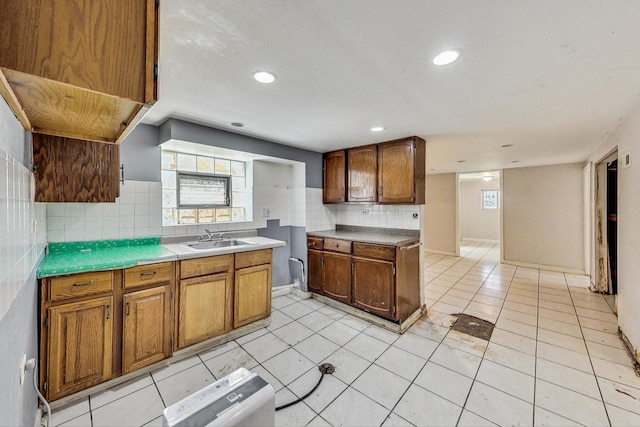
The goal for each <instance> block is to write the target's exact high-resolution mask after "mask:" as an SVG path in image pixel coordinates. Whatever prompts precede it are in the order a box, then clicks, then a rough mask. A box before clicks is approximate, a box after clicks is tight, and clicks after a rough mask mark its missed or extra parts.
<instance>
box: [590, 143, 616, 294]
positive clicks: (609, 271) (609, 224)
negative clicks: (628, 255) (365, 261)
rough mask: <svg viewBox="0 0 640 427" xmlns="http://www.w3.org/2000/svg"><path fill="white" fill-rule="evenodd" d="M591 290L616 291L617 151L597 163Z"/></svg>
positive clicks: (604, 292)
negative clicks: (593, 272) (593, 261)
mask: <svg viewBox="0 0 640 427" xmlns="http://www.w3.org/2000/svg"><path fill="white" fill-rule="evenodd" d="M591 290H592V291H594V292H599V293H603V294H609V295H617V293H618V153H617V151H616V152H614V153H612V154H610V155H608V156H607V157H606V158H604V159H603V160H601V161H600V162H599V163H598V164H597V165H596V176H595V277H594V280H593V283H592V284H591Z"/></svg>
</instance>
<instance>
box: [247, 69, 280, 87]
mask: <svg viewBox="0 0 640 427" xmlns="http://www.w3.org/2000/svg"><path fill="white" fill-rule="evenodd" d="M253 78H254V79H256V80H257V81H259V82H260V83H267V84H268V83H273V82H275V81H276V79H277V78H278V77H277V76H276V75H275V74H273V73H271V72H269V71H256V72H255V73H253Z"/></svg>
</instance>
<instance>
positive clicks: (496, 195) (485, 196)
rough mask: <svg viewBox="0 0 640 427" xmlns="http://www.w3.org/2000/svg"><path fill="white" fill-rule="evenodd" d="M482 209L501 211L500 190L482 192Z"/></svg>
mask: <svg viewBox="0 0 640 427" xmlns="http://www.w3.org/2000/svg"><path fill="white" fill-rule="evenodd" d="M482 209H500V190H482Z"/></svg>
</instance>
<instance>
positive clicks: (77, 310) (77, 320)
mask: <svg viewBox="0 0 640 427" xmlns="http://www.w3.org/2000/svg"><path fill="white" fill-rule="evenodd" d="M112 312H113V297H111V296H108V297H102V298H93V299H89V300H86V301H79V302H72V303H67V304H61V305H56V306H54V307H51V308H49V309H48V318H47V319H48V323H49V327H48V334H47V342H48V349H47V359H46V363H47V373H48V380H47V390H46V393H47V396H48V399H49V400H55V399H58V398H60V397H63V396H67V395H69V394H72V393H75V392H77V391H80V390H83V389H85V388H87V387H91V386H93V385H96V384H99V383H101V382H104V381H106V380H108V379H110V378H111V376H112V356H113V313H112Z"/></svg>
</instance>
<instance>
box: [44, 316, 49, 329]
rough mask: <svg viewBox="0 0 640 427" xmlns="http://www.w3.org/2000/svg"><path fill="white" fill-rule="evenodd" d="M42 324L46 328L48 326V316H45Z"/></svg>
mask: <svg viewBox="0 0 640 427" xmlns="http://www.w3.org/2000/svg"><path fill="white" fill-rule="evenodd" d="M44 326H45V327H46V328H48V327H49V318H48V317H47V318H46V319H44Z"/></svg>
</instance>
